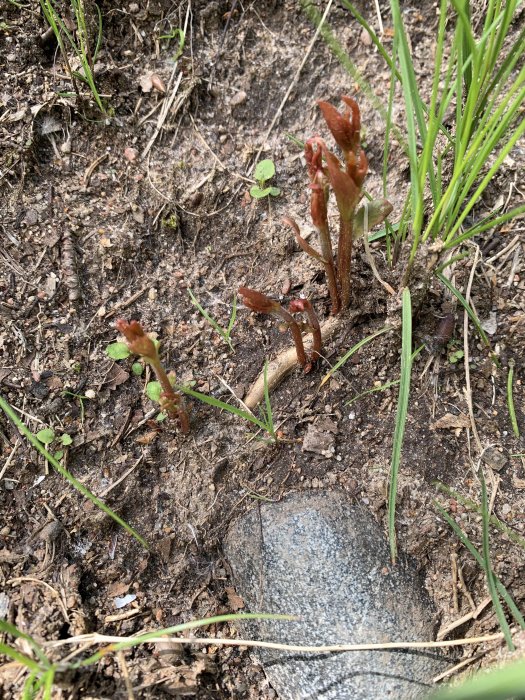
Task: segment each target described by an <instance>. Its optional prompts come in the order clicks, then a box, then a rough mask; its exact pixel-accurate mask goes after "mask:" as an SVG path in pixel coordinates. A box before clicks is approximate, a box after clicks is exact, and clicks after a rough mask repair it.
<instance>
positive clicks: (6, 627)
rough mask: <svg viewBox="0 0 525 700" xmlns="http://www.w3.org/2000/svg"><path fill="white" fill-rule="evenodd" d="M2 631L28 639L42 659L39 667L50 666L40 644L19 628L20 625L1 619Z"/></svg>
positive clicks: (18, 637) (0, 630) (0, 626)
mask: <svg viewBox="0 0 525 700" xmlns="http://www.w3.org/2000/svg"><path fill="white" fill-rule="evenodd" d="M0 632H2V633H3V634H9V635H11V636H12V637H15V638H16V639H23V640H24V641H26V642H27V643H28V644H29V646H30V647H31V649H33V651H34V652H35V654H36V656H37V657H38V658H39V660H40V663H41V665H39V668H49V666H50V663H51V662H50V661H49V659H48V658H47V656H46V654H45V652H44V650H43V649H42V647H41V646H40V644H38V643H37V642H36V641H35V640H34V639H33V637H32V636H31V635H30V634H26V633H25V632H22V630H19V629H18V627H16V626H15V625H12V624H11V623H10V622H7V620H1V619H0Z"/></svg>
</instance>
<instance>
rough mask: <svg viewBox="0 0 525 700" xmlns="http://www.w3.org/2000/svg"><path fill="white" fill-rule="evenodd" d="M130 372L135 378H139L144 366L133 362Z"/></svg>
mask: <svg viewBox="0 0 525 700" xmlns="http://www.w3.org/2000/svg"><path fill="white" fill-rule="evenodd" d="M131 371H132V372H133V374H134V375H135V376H136V377H140V376H142V373H143V372H144V365H143V364H142V363H141V362H134V363H133V364H132V365H131Z"/></svg>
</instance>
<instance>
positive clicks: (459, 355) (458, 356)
mask: <svg viewBox="0 0 525 700" xmlns="http://www.w3.org/2000/svg"><path fill="white" fill-rule="evenodd" d="M464 356H465V353H464V352H463V350H455V351H454V352H451V353H450V354H449V356H448V361H449V362H450V364H451V365H455V364H456V362H459V361H460V360H462V359H463V358H464Z"/></svg>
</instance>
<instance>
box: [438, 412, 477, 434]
mask: <svg viewBox="0 0 525 700" xmlns="http://www.w3.org/2000/svg"><path fill="white" fill-rule="evenodd" d="M430 427H431V429H432V430H453V429H455V428H470V418H469V417H468V416H466V415H465V414H464V413H460V414H459V415H458V416H455V415H454V414H453V413H445V415H444V416H442V417H441V418H438V419H437V421H436V422H435V423H433V424H432V425H431V426H430Z"/></svg>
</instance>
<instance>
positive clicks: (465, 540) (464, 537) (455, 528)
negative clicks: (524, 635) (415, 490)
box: [434, 501, 525, 629]
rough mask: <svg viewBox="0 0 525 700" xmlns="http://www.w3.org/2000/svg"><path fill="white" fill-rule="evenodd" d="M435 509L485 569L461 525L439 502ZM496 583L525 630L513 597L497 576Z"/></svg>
mask: <svg viewBox="0 0 525 700" xmlns="http://www.w3.org/2000/svg"><path fill="white" fill-rule="evenodd" d="M434 507H435V508H436V509H437V510H438V512H439V513H440V515H441V517H442V518H444V519H445V520H446V521H447V523H448V524H449V525H450V527H451V528H452V530H453V531H454V533H455V535H456V536H457V538H458V539H459V541H460V542H461V544H462V545H463V546H464V547H465V548H466V549H467V550H468V551H469V552H470V554H471V555H472V556H473V557H474V559H475V560H476V561H477V563H478V564H479V566H480V567H481V568H484V567H485V564H484V561H483V557H482V556H481V554H480V553H479V552H478V550H477V549H476V548H475V547H474V545H473V544H472V542H471V541H470V540H469V538H468V537H467V535H466V534H465V533H464V532H463V530H462V529H461V528H460V527H459V525H458V524H457V523H456V521H455V520H454V518H452V517H451V516H450V515H449V514H448V513H447V511H446V510H445V509H444V508H442V507H441V506H440V505H439V503H438V502H437V501H434ZM495 583H496V588H497V591H498V593H499V594H500V596H501V597H502V598H503V600H504V601H505V603H506V605H507V607H508V608H509V610H510V612H511V614H512V616H513V617H514V619H515V620H516V623H517V624H518V625H519V626H520V627H521V629H525V620H524V619H523V615H522V614H521V612H520V610H519V608H518V606H517V605H516V603H515V602H514V600H513V599H512V597H511V596H510V595H509V593H508V591H507V589H506V588H505V586H504V585H503V584H502V583H501V581H500V580H499V579H498V577H497V576H495Z"/></svg>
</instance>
